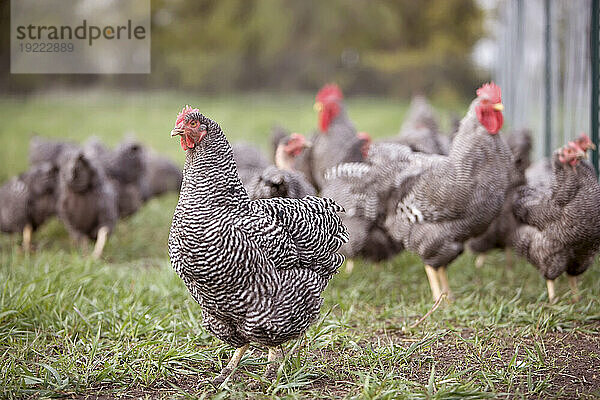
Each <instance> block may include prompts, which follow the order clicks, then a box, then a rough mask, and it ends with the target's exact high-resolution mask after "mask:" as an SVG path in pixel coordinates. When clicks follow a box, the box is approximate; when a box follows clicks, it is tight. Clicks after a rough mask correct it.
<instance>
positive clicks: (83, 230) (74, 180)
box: [57, 149, 119, 258]
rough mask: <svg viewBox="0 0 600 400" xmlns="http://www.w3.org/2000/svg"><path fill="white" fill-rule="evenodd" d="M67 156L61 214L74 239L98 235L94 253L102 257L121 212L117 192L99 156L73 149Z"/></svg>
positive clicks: (61, 186) (60, 189)
mask: <svg viewBox="0 0 600 400" xmlns="http://www.w3.org/2000/svg"><path fill="white" fill-rule="evenodd" d="M63 158H64V162H63V164H62V165H61V166H60V171H59V185H58V203H57V214H58V217H59V218H60V219H61V220H62V221H63V223H64V224H65V226H66V227H67V230H68V231H69V234H70V235H71V237H72V238H73V239H75V240H77V241H81V240H86V239H88V238H91V239H95V240H96V245H95V247H94V252H93V257H94V258H99V257H100V256H101V255H102V251H103V249H104V245H105V244H106V240H107V238H108V235H109V234H110V233H111V231H112V229H113V228H114V226H115V224H116V222H117V219H118V216H119V207H118V196H117V192H116V190H115V187H114V186H113V184H112V183H111V182H110V180H109V179H108V178H107V176H106V173H105V172H104V169H103V168H102V166H101V165H100V163H99V162H98V160H96V159H95V158H94V157H93V156H91V155H89V154H86V153H85V152H84V150H82V149H79V150H74V151H69V152H67V153H66V154H65V155H64V156H63Z"/></svg>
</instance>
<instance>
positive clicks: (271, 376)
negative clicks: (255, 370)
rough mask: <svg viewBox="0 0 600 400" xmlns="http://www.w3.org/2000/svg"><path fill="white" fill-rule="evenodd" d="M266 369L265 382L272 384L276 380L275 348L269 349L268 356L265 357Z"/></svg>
mask: <svg viewBox="0 0 600 400" xmlns="http://www.w3.org/2000/svg"><path fill="white" fill-rule="evenodd" d="M267 361H268V364H267V368H266V369H265V375H264V377H265V380H266V381H268V382H272V381H274V380H275V378H277V369H278V365H277V347H269V355H268V356H267Z"/></svg>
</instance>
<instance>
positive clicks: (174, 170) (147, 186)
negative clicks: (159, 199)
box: [141, 149, 183, 201]
mask: <svg viewBox="0 0 600 400" xmlns="http://www.w3.org/2000/svg"><path fill="white" fill-rule="evenodd" d="M144 165H145V166H146V168H144V174H143V176H142V179H141V182H142V183H141V187H142V200H143V201H148V200H150V199H151V198H153V197H156V196H160V195H161V194H163V193H167V192H179V190H180V189H181V181H182V180H183V174H182V173H181V167H179V166H178V165H176V164H175V163H174V162H173V161H171V160H169V159H168V158H167V157H164V156H162V155H160V154H158V153H156V152H155V151H153V150H151V149H144Z"/></svg>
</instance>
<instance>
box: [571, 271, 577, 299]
mask: <svg viewBox="0 0 600 400" xmlns="http://www.w3.org/2000/svg"><path fill="white" fill-rule="evenodd" d="M569 287H570V288H571V294H572V295H573V301H579V289H578V288H577V277H576V276H573V275H569Z"/></svg>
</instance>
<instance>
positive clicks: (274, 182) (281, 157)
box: [244, 133, 317, 199]
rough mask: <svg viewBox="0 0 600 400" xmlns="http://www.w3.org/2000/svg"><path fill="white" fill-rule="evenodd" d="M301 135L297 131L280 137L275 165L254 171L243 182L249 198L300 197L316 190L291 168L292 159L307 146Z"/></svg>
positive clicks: (312, 193) (309, 194) (313, 193)
mask: <svg viewBox="0 0 600 400" xmlns="http://www.w3.org/2000/svg"><path fill="white" fill-rule="evenodd" d="M310 145H311V144H310V142H307V141H306V139H305V138H304V136H302V135H300V134H298V133H292V134H291V135H289V136H287V137H285V138H283V139H282V140H280V141H279V145H278V146H277V149H276V151H275V165H269V166H268V167H267V168H265V169H264V170H263V171H261V172H260V173H258V174H255V176H254V177H252V178H250V180H249V182H248V183H247V184H246V185H244V187H245V188H246V190H247V191H248V195H249V196H250V198H251V199H270V198H273V197H288V198H292V199H301V198H303V197H305V196H314V195H316V194H317V191H316V190H315V188H314V187H313V186H312V185H311V184H310V183H309V182H308V180H307V179H306V178H305V177H304V174H302V173H301V172H298V171H295V170H294V161H295V159H296V157H298V156H299V155H300V154H301V153H302V152H303V151H304V149H305V148H307V147H310Z"/></svg>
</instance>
